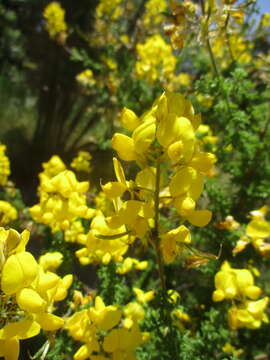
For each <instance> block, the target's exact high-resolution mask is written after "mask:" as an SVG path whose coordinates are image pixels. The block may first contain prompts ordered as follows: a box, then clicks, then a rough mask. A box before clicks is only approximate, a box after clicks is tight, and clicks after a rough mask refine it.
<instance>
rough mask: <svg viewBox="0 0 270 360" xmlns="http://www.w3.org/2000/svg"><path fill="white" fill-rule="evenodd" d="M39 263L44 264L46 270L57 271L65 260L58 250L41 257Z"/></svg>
mask: <svg viewBox="0 0 270 360" xmlns="http://www.w3.org/2000/svg"><path fill="white" fill-rule="evenodd" d="M38 262H39V264H40V265H41V266H42V268H43V270H44V271H47V270H50V271H55V270H56V269H57V268H58V267H59V266H60V265H61V264H62V262H63V255H62V254H61V253H60V252H58V251H55V252H50V253H49V252H48V253H46V254H44V255H42V256H40V258H39V261H38Z"/></svg>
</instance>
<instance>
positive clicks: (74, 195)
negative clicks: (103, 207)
mask: <svg viewBox="0 0 270 360" xmlns="http://www.w3.org/2000/svg"><path fill="white" fill-rule="evenodd" d="M88 188H89V182H87V181H83V182H79V181H78V180H77V179H76V176H75V174H74V173H73V172H72V171H69V170H64V171H62V172H60V173H59V174H57V175H55V176H53V177H52V178H48V179H43V180H42V182H41V185H40V203H39V204H36V205H34V206H32V207H31V208H30V213H31V215H32V217H33V219H34V220H35V221H37V222H40V223H43V224H47V225H49V226H50V227H51V229H52V231H53V232H55V231H58V230H61V229H62V230H66V229H68V228H69V227H70V226H71V224H72V222H73V221H74V220H75V219H76V218H77V217H82V218H88V219H89V218H91V217H92V216H93V215H94V214H95V211H94V210H93V209H90V208H88V207H87V204H86V195H85V192H86V191H87V190H88Z"/></svg>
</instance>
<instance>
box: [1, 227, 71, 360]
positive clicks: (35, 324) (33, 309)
mask: <svg viewBox="0 0 270 360" xmlns="http://www.w3.org/2000/svg"><path fill="white" fill-rule="evenodd" d="M28 240H29V232H28V231H27V230H25V231H23V232H22V234H19V233H18V232H17V231H15V230H13V229H10V230H5V229H3V228H0V276H1V279H0V280H1V286H0V356H3V357H4V358H5V359H6V360H17V359H18V357H19V351H20V350H19V346H20V345H19V341H20V340H22V339H28V338H31V337H33V336H35V335H37V334H39V332H40V330H41V329H43V330H45V331H55V330H57V329H59V328H61V327H62V326H63V324H64V320H63V319H62V318H60V317H58V316H56V315H54V314H52V311H53V310H54V302H55V301H61V300H63V299H65V297H66V295H67V290H68V288H69V287H70V285H71V283H72V275H66V276H65V277H64V278H60V277H59V276H58V275H56V274H55V273H54V272H53V271H54V270H55V269H56V267H57V266H58V265H59V259H58V262H57V260H56V259H55V254H52V255H50V254H47V255H46V257H47V259H46V261H44V258H43V260H42V259H41V260H40V263H37V261H36V260H35V258H34V257H33V256H32V255H31V253H29V252H27V251H26V250H25V247H26V244H27V242H28ZM57 256H58V258H59V255H57ZM49 263H51V266H50V265H49V266H48V264H49ZM51 270H52V271H51Z"/></svg>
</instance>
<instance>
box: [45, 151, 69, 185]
mask: <svg viewBox="0 0 270 360" xmlns="http://www.w3.org/2000/svg"><path fill="white" fill-rule="evenodd" d="M42 167H43V171H42V172H41V173H40V174H39V181H40V183H41V184H42V182H43V181H45V180H49V179H51V178H53V177H54V176H55V175H58V174H59V173H60V172H62V171H64V170H66V165H65V164H64V163H63V161H62V160H61V158H60V157H59V156H58V155H53V156H52V157H51V158H50V160H49V161H47V162H44V163H42Z"/></svg>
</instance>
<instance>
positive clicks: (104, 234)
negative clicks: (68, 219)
mask: <svg viewBox="0 0 270 360" xmlns="http://www.w3.org/2000/svg"><path fill="white" fill-rule="evenodd" d="M79 242H80V243H81V244H84V245H85V247H83V248H81V249H80V250H78V251H76V256H77V257H78V258H79V261H80V263H81V264H82V265H88V264H90V263H91V262H102V263H103V264H108V263H109V262H110V261H111V260H114V261H116V262H121V261H122V260H123V255H124V254H125V253H126V251H127V250H128V244H129V242H128V235H127V234H126V233H125V227H124V226H123V225H122V226H117V227H114V228H110V227H109V226H108V224H107V222H106V218H105V217H104V215H103V214H102V212H101V211H98V212H97V214H96V216H95V217H94V218H93V220H92V222H91V228H90V231H89V232H88V233H87V234H85V235H84V234H81V235H80V237H79Z"/></svg>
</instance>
